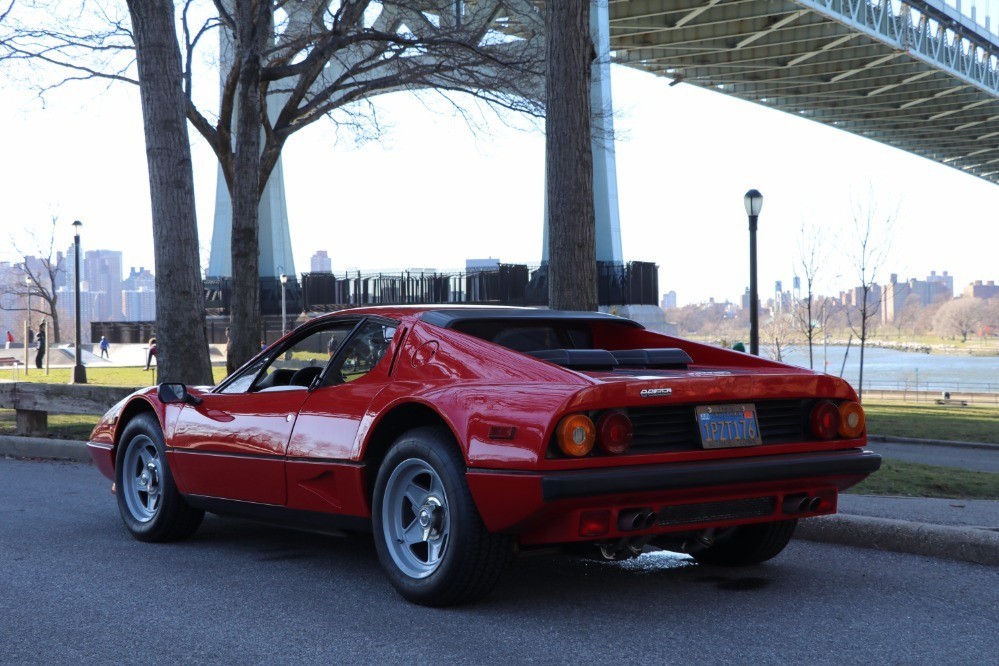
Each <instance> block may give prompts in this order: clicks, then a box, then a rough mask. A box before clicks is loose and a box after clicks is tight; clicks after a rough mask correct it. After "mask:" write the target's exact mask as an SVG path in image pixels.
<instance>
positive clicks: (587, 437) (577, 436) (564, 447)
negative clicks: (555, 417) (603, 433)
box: [555, 414, 597, 458]
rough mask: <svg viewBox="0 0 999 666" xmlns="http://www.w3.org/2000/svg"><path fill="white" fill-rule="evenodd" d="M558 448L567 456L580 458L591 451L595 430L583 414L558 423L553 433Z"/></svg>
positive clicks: (595, 436) (591, 422) (594, 439)
mask: <svg viewBox="0 0 999 666" xmlns="http://www.w3.org/2000/svg"><path fill="white" fill-rule="evenodd" d="M555 436H556V439H557V440H558V448H559V450H561V451H562V453H564V454H565V455H567V456H571V457H573V458H582V457H583V456H585V455H587V454H588V453H589V452H590V451H592V450H593V444H594V443H595V442H596V440H597V429H596V426H594V425H593V421H591V420H590V417H588V416H586V415H585V414H572V415H570V416H566V417H565V418H564V419H562V420H561V421H559V423H558V428H556V431H555Z"/></svg>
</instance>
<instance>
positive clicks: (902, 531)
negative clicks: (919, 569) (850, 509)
mask: <svg viewBox="0 0 999 666" xmlns="http://www.w3.org/2000/svg"><path fill="white" fill-rule="evenodd" d="M795 536H796V537H797V538H800V539H806V540H808V541H821V542H825V543H836V544H842V545H846V546H856V547H858V548H872V549H875V550H888V551H891V552H895V553H908V554H910V555H927V556H929V557H939V558H943V559H948V560H958V561H961V562H972V563H974V564H984V565H986V566H992V567H999V532H997V531H993V530H990V529H987V528H980V527H952V526H950V525H932V524H929V523H913V522H909V521H905V520H891V519H889V518H872V517H869V516H858V515H853V514H847V513H840V514H836V515H834V516H824V517H821V518H808V519H806V520H803V521H801V522H800V523H798V529H797V531H796V532H795Z"/></svg>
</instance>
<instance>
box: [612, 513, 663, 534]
mask: <svg viewBox="0 0 999 666" xmlns="http://www.w3.org/2000/svg"><path fill="white" fill-rule="evenodd" d="M658 519H659V514H657V513H656V512H655V511H653V510H652V509H625V510H624V511H621V512H620V513H618V514H617V528H618V529H619V530H621V531H622V532H634V531H637V530H648V529H651V528H653V527H655V526H656V520H658Z"/></svg>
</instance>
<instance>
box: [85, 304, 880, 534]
mask: <svg viewBox="0 0 999 666" xmlns="http://www.w3.org/2000/svg"><path fill="white" fill-rule="evenodd" d="M434 309H435V308H403V307H390V308H365V309H355V310H350V311H345V312H343V313H338V314H335V315H328V316H326V317H322V318H319V319H317V320H314V321H313V322H310V323H308V324H305V325H303V327H300V329H299V330H302V329H305V328H307V327H310V326H319V325H322V323H323V322H325V321H331V320H336V319H337V318H338V317H353V318H358V317H364V316H374V317H379V318H386V319H390V320H394V321H396V322H398V327H397V331H396V334H395V337H394V339H393V340H392V342H391V344H390V345H389V347H388V350H387V351H386V352H385V354H384V356H383V357H382V358H381V360H380V361H379V362H378V363H377V365H375V367H374V368H373V369H372V370H370V371H369V372H368V373H367V374H365V375H363V376H362V377H360V378H358V379H356V380H355V381H349V382H347V383H342V384H337V385H332V386H327V387H323V388H314V389H313V390H311V391H310V390H306V389H305V388H304V387H303V388H293V387H281V388H272V389H265V390H262V391H259V392H249V393H223V392H219V391H220V389H219V388H216V389H214V390H211V391H209V390H199V389H191V390H190V393H191V394H192V395H193V396H195V397H196V398H200V399H201V400H202V402H201V403H200V404H170V405H164V404H162V403H161V402H160V401H159V400H158V398H157V395H156V391H155V390H154V389H146V390H144V391H140V392H138V393H136V394H134V395H133V396H131V397H130V398H128V399H126V401H123V403H121V404H119V405H116V406H115V408H113V409H112V410H111V411H110V412H108V414H107V415H106V416H105V417H104V419H102V421H101V422H100V423H99V424H98V426H97V428H96V429H95V430H94V434H93V435H92V437H91V442H90V450H91V453H92V455H93V457H94V459H95V461H96V462H97V465H98V467H99V469H100V470H101V472H102V473H104V474H105V475H106V476H108V477H109V478H114V462H115V460H114V456H115V450H116V446H117V444H118V442H119V440H120V437H121V429H122V424H123V423H124V422H125V421H127V418H128V417H129V416H130V415H132V414H134V413H136V412H137V411H142V410H146V411H152V412H153V413H154V414H155V415H156V417H157V419H158V420H159V422H160V424H161V426H162V428H163V432H164V435H165V438H166V442H167V452H168V461H169V463H170V465H171V468H172V470H173V472H174V477H175V481H176V483H177V486H178V489H179V490H180V492H181V493H182V494H185V495H192V496H203V497H210V498H218V499H223V500H236V501H240V502H249V503H254V504H261V505H268V506H277V507H284V508H287V509H292V510H298V511H305V512H315V513H319V514H331V515H340V516H352V517H360V518H368V517H370V512H371V488H372V485H373V478H374V474H375V473H376V471H377V470H376V466H377V462H378V456H379V455H383V454H384V450H383V449H376V448H374V444H373V442H375V441H376V440H378V433H379V432H380V429H382V428H390V427H394V428H398V427H399V424H398V423H396V421H395V420H394V419H395V418H396V416H395V415H397V414H399V413H401V412H399V410H400V409H415V408H418V409H419V410H421V411H420V413H421V414H424V415H428V416H425V417H424V418H430V416H429V415H432V418H433V419H434V420H435V422H436V423H439V424H440V425H442V426H445V427H447V428H448V429H449V430H450V431H451V432H452V434H453V435H454V439H455V442H456V443H457V445H458V446H459V447H460V448H461V451H462V455H463V456H464V458H465V461H466V464H467V467H468V473H467V480H468V484H469V488H470V490H471V492H472V496H473V498H474V501H475V504H476V507H477V509H478V511H479V513H480V515H481V516H482V519H483V521H484V523H485V524H486V526H487V528H488V529H490V530H492V531H507V532H514V533H516V534H518V535H519V539H520V541H521V543H523V544H525V545H533V544H544V543H562V542H570V541H577V540H581V539H585V538H592V535H587V534H583V533H581V532H582V530H581V527H580V525H581V523H580V521H581V519H582V516H583V513H584V512H588V511H590V512H592V511H598V512H599V511H607V512H609V515H610V516H611V520H610V526H609V528H608V531H607V532H606V533H604V534H602V535H601V538H616V537H618V536H621V535H622V534H623V532H622V531H621V530H620V529H618V527H617V525H616V523H615V521H614V520H613V518H614V517H615V516H617V515H619V514H620V512H622V511H624V510H627V509H629V508H633V507H651V508H653V509H654V510H658V509H659V508H660V507H683V506H686V505H691V506H693V505H698V506H699V505H702V504H705V503H707V504H711V503H725V502H738V501H742V500H747V501H751V500H752V499H753V498H759V497H763V496H768V497H771V498H774V499H773V506H774V508H773V511H772V512H771V513H769V514H766V515H755V516H752V517H735V518H725V517H722V518H717V519H711V520H708V521H706V522H704V521H700V522H698V521H695V522H689V521H688V522H682V521H681V522H679V523H676V524H663V525H657V526H655V527H652V528H650V532H649V533H656V534H658V533H668V532H670V531H675V530H690V529H695V528H696V529H701V528H704V527H711V526H726V525H735V524H743V523H747V522H759V521H766V520H778V519H786V518H787V517H788V516H787V515H785V514H783V513H782V511H783V509H782V502H783V499H784V498H785V497H786V496H794V495H799V494H807V495H810V496H814V497H818V498H820V500H821V502H819V503H818V507H817V508H816V509H815V510H814V511H811V512H808V513H807V515H822V514H827V513H834V512H835V510H836V497H837V493H838V491H839V490H841V489H843V488H846V487H849V486H850V485H853V484H855V483H857V482H859V481H860V480H862V479H863V478H864V477H865V476H866V475H867V474H868V473H870V471H873V470H872V469H870V468H871V467H873V468H874V469H876V465H875V464H874V463H873V460H874V458H876V456H873V454H869V453H867V454H865V453H864V452H863V451H862V448H863V446H864V445H865V444H866V436H865V435H861V436H860V437H858V438H854V439H842V438H840V439H833V440H829V441H816V440H815V439H808V440H807V441H803V440H792V441H786V442H777V443H771V444H767V445H766V446H752V447H744V448H722V449H689V450H676V451H648V452H635V453H629V454H626V455H592V456H588V457H584V458H579V459H572V458H568V457H564V456H558V455H552V440H553V433H554V431H555V428H556V425H557V424H558V422H559V420H560V419H561V418H562V417H563V416H565V415H567V414H571V413H582V412H590V413H592V412H598V411H600V410H607V409H615V408H620V409H635V408H642V409H644V408H654V407H670V406H678V405H681V406H687V405H703V404H725V403H740V402H762V401H775V400H805V399H813V398H822V399H829V400H834V401H855V400H856V399H857V398H856V394H855V392H854V391H853V389H852V388H851V387H850V386H849V384H847V383H846V382H844V381H842V380H840V379H838V378H835V377H831V376H828V375H822V374H818V373H814V372H811V371H808V370H803V369H800V368H794V367H791V366H787V365H783V364H780V363H776V362H772V361H767V360H764V359H760V358H757V357H753V356H750V355H747V354H742V353H738V352H732V351H728V350H724V349H720V348H717V347H712V346H709V345H703V344H699V343H694V342H690V341H687V340H682V339H679V338H671V337H669V336H663V335H660V334H657V333H653V332H651V331H647V330H645V329H643V328H640V327H635V326H624V325H621V324H618V323H615V322H614V321H613V320H610V319H608V318H604V319H596V320H594V321H592V322H588V325H589V327H590V331H591V334H592V348H594V349H604V350H608V351H614V350H631V349H654V348H676V349H681V350H683V351H685V352H687V354H689V356H690V357H691V358H692V359H693V361H694V362H693V363H691V364H690V365H689V366H688V367H686V368H683V369H647V370H637V371H634V372H627V373H621V372H616V371H610V370H606V371H594V370H586V371H580V370H573V369H569V368H566V367H561V366H558V365H555V364H553V363H550V362H547V361H543V360H540V359H538V358H534V357H532V356H530V355H527V354H524V353H520V352H517V351H514V350H512V349H508V348H506V347H503V346H500V345H497V344H493V343H490V342H487V341H485V340H482V339H479V338H476V337H473V336H472V335H469V334H466V333H462V332H459V331H458V330H454V329H450V328H444V327H441V326H437V325H434V324H432V323H429V322H427V321H423V320H421V318H420V316H421V314H423V313H424V312H426V311H429V310H434ZM444 309H445V310H447V311H453V310H456V308H444ZM464 311H465V310H462V312H464ZM504 312H507V310H504ZM297 334H298V332H297V331H296V332H292V333H290V334H289V335H288V336H286V338H283V339H282V340H281V341H279V342H277V343H275V345H272V346H271V347H270V348H269V349H268V350H264V351H262V352H261V354H260V356H258V358H264V357H266V356H267V355H268V354H270V353H272V352H271V350H275V349H280V348H281V346H282V345H283V344H284V341H285V340H288V339H293V338H294V336H296V335H297ZM252 364H253V361H251V362H250V363H249V364H247V366H244V368H247V367H249V366H251V365H252ZM646 389H654V390H665V389H669V390H670V393H669V395H656V396H655V397H645V396H643V395H642V391H643V390H646ZM385 424H393V425H391V426H390V425H385ZM809 456H813V457H814V456H818V457H819V458H821V459H822V460H827V462H826V463H823V465H826V467H822V466H821V465H819V466H816V465H812V464H811V463H810V462H809V461H811V460H812V458H810V457H809ZM865 456H866V457H865ZM816 460H818V458H816ZM842 461H847V462H842ZM849 461H854V462H856V461H860V463H857V464H854V462H849ZM684 465H686V466H687V467H684ZM788 465H790V467H788V469H792V468H793V469H796V470H797V469H800V470H801V473H800V474H798V475H795V474H792V473H790V472H787V473H785V472H784V471H782V470H784V469H785V467H786V466H788ZM857 465H859V467H858V466H857ZM861 468H863V469H864V470H866V471H858V470H861ZM687 469H690V470H692V473H696V474H695V476H697V478H703V481H702V482H700V483H698V484H694V485H690V484H686V485H685V483H686V482H684V481H683V479H682V478H680V476H678V474H677V473H676V472H678V471H680V472H682V471H683V470H687ZM716 469H717V470H719V474H717V475H714V474H715V473H714V471H713V470H716ZM759 469H765V471H764V472H759ZM746 470H750V471H749V472H746ZM753 470H756V471H753ZM816 470H819V471H816ZM822 470H827V471H822ZM597 473H599V474H602V475H604V476H599V477H593V478H596V479H598V481H600V482H601V483H604V485H603V486H601V487H602V488H604V489H603V490H599V491H596V492H593V493H592V494H589V495H587V494H586V491H585V490H582V491H581V490H579V489H580V488H585V483H584V482H585V480H586V479H589V478H590V477H587V476H585V475H586V474H591V475H592V474H597ZM657 474H658V475H661V476H662V478H663V479H667V480H668V479H672V481H668V483H666V484H665V485H664V486H663V487H659V486H657V485H656V483H657V481H656V479H657V478H658V477H657V476H656V475H657ZM787 474H791V475H790V476H787ZM698 475H699V476H698ZM713 475H714V476H713ZM768 475H769V476H768ZM716 478H717V479H718V480H717V481H713V480H712V479H716ZM574 479H576V480H579V479H582V480H583V481H579V482H578V483H577V481H575V480H574ZM677 479H680V480H679V481H677ZM670 483H673V484H674V485H675V487H673V486H670V485H669V484H670ZM553 489H554V490H553ZM567 489H568V490H567ZM546 493H547V495H546ZM580 493H583V494H582V495H580ZM678 510H679V509H678ZM629 534H630V535H633V534H634V532H629Z"/></svg>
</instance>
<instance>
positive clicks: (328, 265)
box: [309, 250, 333, 273]
mask: <svg viewBox="0 0 999 666" xmlns="http://www.w3.org/2000/svg"><path fill="white" fill-rule="evenodd" d="M309 267H310V269H311V270H312V272H313V273H332V272H333V260H332V259H330V255H329V254H327V253H326V250H319V251H318V252H316V253H315V254H314V255H312V259H310V260H309Z"/></svg>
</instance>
